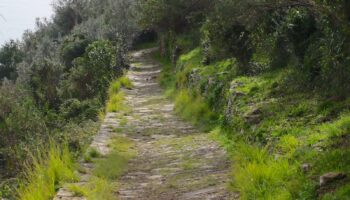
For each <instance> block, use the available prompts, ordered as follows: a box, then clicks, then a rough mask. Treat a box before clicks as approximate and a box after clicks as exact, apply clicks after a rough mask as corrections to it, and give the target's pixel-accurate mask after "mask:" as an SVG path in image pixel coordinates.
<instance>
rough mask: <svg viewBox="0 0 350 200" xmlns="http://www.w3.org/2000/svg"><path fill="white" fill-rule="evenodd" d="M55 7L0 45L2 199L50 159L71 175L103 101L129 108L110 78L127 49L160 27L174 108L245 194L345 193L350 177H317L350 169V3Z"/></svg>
mask: <svg viewBox="0 0 350 200" xmlns="http://www.w3.org/2000/svg"><path fill="white" fill-rule="evenodd" d="M54 10H55V14H54V16H53V18H52V19H51V20H41V21H37V29H36V30H35V31H33V32H31V31H28V32H26V33H24V35H23V39H22V40H21V41H10V42H8V43H6V44H5V45H3V47H2V48H1V49H0V63H1V65H0V79H2V83H1V88H0V137H1V140H0V169H3V171H7V173H1V172H0V180H5V181H4V183H0V191H1V192H0V198H1V197H2V196H3V197H9V195H10V194H13V192H10V191H9V190H10V189H11V188H9V186H16V185H19V188H25V186H26V184H27V185H29V186H31V184H30V183H32V182H33V180H34V182H35V180H36V179H37V178H38V177H37V176H36V175H35V174H36V173H35V172H38V173H40V172H41V173H44V174H45V173H49V172H48V171H45V170H42V167H41V163H42V162H43V161H42V158H41V157H45V156H46V157H50V156H51V157H50V159H48V161H47V162H48V163H45V165H48V166H51V164H50V163H53V164H52V166H53V167H52V168H50V169H52V171H53V172H55V173H56V172H57V174H58V176H57V182H60V181H65V180H67V179H74V176H73V175H72V174H70V173H71V171H72V170H73V168H74V166H72V165H73V164H72V163H71V162H70V160H71V157H74V156H77V155H80V153H81V152H82V151H83V150H84V148H86V145H87V144H88V142H89V138H90V136H91V135H92V134H94V133H96V130H97V128H98V121H99V120H98V116H99V115H100V114H101V112H104V107H105V106H106V107H107V110H108V111H115V110H120V109H124V108H123V107H124V106H125V105H123V104H122V103H120V102H121V101H120V100H121V99H122V98H123V94H122V93H119V92H111V91H108V90H112V91H113V90H119V88H120V85H121V84H123V85H124V87H129V86H130V83H128V82H127V81H126V80H124V81H122V80H123V79H121V80H119V81H116V82H114V83H112V84H111V82H112V81H113V80H115V79H116V78H117V77H120V76H121V75H122V74H123V70H124V69H126V68H127V67H128V61H127V52H128V50H129V49H130V47H132V46H135V45H137V44H138V43H139V42H146V40H148V39H153V38H154V34H153V32H154V33H156V34H157V36H158V41H159V47H160V52H159V54H157V55H155V58H156V59H158V60H160V61H161V62H162V63H163V64H164V70H163V72H162V77H161V78H160V81H161V84H162V85H163V86H164V87H165V88H167V89H168V94H169V96H171V97H173V98H174V100H175V101H176V109H175V111H176V112H177V113H179V115H181V116H183V117H184V118H185V119H188V120H190V121H192V122H193V123H195V124H197V125H198V126H200V127H203V128H204V129H205V130H208V131H210V132H211V134H212V135H213V137H214V138H216V139H219V140H220V141H221V142H222V143H223V145H224V146H225V147H226V148H227V149H228V150H229V151H230V152H231V153H232V156H231V157H232V161H233V162H232V163H233V167H232V190H235V191H238V192H240V194H241V198H242V199H317V198H323V199H346V198H348V197H349V196H350V181H349V179H348V178H347V179H342V180H340V181H336V182H334V183H332V184H330V185H326V186H322V187H319V186H318V178H319V176H321V175H322V174H324V173H327V172H343V173H346V174H347V175H348V176H349V175H350V174H349V172H350V160H349V158H350V151H349V148H348V147H349V144H350V137H349V127H350V115H349V108H350V107H349V95H348V94H349V92H350V87H349V86H350V80H349V77H350V68H349V64H350V60H349V59H350V48H349V47H350V46H349V42H350V25H349V24H350V23H349V22H350V12H349V10H350V3H348V1H346V0H336V1H334V0H322V1H321V0H294V1H289V0H283V1H282V0H216V1H211V0H86V1H76V0H57V1H55V4H54ZM140 30H143V31H140ZM145 46H147V45H145ZM141 47H142V45H141ZM123 82H124V83H123ZM110 85H111V86H110ZM128 85H129V86H128ZM109 88H110V89H109ZM108 93H109V95H110V97H109V98H110V99H109V100H110V101H109V103H108V104H107V105H105V104H106V102H107V98H108ZM111 94H112V95H111ZM110 102H114V103H110ZM48 141H51V142H48ZM53 141H54V142H53ZM48 143H51V145H47V144H48ZM52 143H59V144H52ZM57 145H63V146H67V147H66V148H67V149H69V151H68V150H63V151H60V150H58V149H57ZM66 148H64V149H66ZM38 149H40V151H39V150H38ZM38 152H41V153H38ZM42 152H46V153H42ZM71 154H72V155H71ZM62 163H65V164H62ZM63 165H65V167H62V170H64V171H63V172H62V171H59V170H58V169H57V168H56V167H57V166H63ZM28 166H30V167H29V168H33V169H34V170H32V171H34V173H33V174H21V173H20V175H18V172H23V171H24V169H27V168H28ZM302 166H304V167H302ZM55 170H56V171H55ZM0 171H1V170H0ZM52 171H50V172H52ZM9 172H11V173H9ZM62 174H65V175H62ZM15 175H16V176H15ZM10 177H16V179H13V178H11V179H6V178H10ZM39 178H40V177H39ZM28 179H31V180H32V182H31V181H29V183H26V181H24V180H28ZM23 182H24V185H23ZM27 182H28V181H27ZM55 184H57V183H56V181H54V183H50V185H49V186H48V187H50V188H48V189H47V191H51V192H50V193H49V194H47V197H50V195H52V191H54V189H55V187H56V185H55ZM33 187H37V188H39V187H42V185H41V186H40V185H34V186H33ZM22 198H24V197H22Z"/></svg>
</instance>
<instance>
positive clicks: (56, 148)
mask: <svg viewBox="0 0 350 200" xmlns="http://www.w3.org/2000/svg"><path fill="white" fill-rule="evenodd" d="M48 149H49V150H48V151H47V150H46V148H40V149H38V152H37V154H38V155H35V156H33V164H32V165H30V166H28V167H27V168H28V169H27V173H26V175H25V176H26V180H27V183H23V184H21V186H20V187H19V189H18V199H21V200H47V199H52V198H53V197H54V195H55V193H56V191H57V189H58V188H59V187H60V186H61V185H62V183H65V182H74V181H76V180H77V176H76V174H75V173H74V170H75V169H76V166H75V163H74V160H73V157H72V155H71V153H70V152H69V149H68V146H67V145H63V146H61V145H58V144H56V143H55V142H53V141H52V142H51V143H50V145H49V148H48Z"/></svg>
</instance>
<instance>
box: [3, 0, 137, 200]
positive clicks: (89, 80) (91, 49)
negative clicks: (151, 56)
mask: <svg viewBox="0 0 350 200" xmlns="http://www.w3.org/2000/svg"><path fill="white" fill-rule="evenodd" d="M132 5H133V1H129V0H128V1H127V0H117V1H114V0H113V1H109V0H103V1H101V0H89V1H75V0H57V1H55V2H54V5H53V7H54V15H53V17H52V19H43V20H38V21H37V22H36V25H37V26H36V30H34V31H27V32H25V33H24V34H23V38H22V40H20V41H9V42H8V43H6V44H4V45H3V46H2V48H1V49H0V63H1V65H0V79H1V84H0V137H1V140H0V199H1V198H2V197H3V198H11V197H12V198H13V196H14V195H16V191H15V190H13V189H14V188H18V187H17V186H19V188H21V189H20V192H19V193H20V194H19V195H20V197H19V198H20V199H36V200H37V199H48V198H51V197H52V195H53V194H54V193H55V190H56V189H57V184H59V183H60V182H62V181H65V180H67V179H70V180H71V179H72V178H74V177H73V175H72V174H70V173H71V172H72V170H73V168H74V167H73V164H72V163H71V162H72V161H71V157H77V156H79V155H80V154H81V152H82V151H84V149H85V148H86V147H87V145H88V144H89V141H90V139H91V136H92V135H93V134H96V133H97V130H98V128H99V116H102V115H103V112H104V107H105V103H106V101H107V97H108V89H109V85H110V82H111V81H113V80H115V79H116V78H117V77H120V76H121V75H122V74H123V70H125V69H127V68H128V64H127V55H126V53H127V51H128V49H129V48H130V47H131V44H132V42H133V38H135V37H134V36H135V35H136V34H137V33H138V29H137V28H136V26H135V23H134V22H133V21H131V19H132V18H131V17H130V16H131V9H130V8H131V6H132ZM129 19H130V20H129ZM48 144H50V145H48ZM61 146H63V147H64V148H66V149H68V150H64V151H61V150H59V148H63V147H61ZM28 169H32V170H28ZM24 171H29V172H28V173H22V172H24ZM40 173H41V175H40ZM44 174H45V175H44ZM42 176H45V177H46V179H45V180H41V179H42ZM27 181H29V183H28V185H27V183H26V182H27ZM40 184H41V185H40ZM33 191H38V192H37V193H38V194H37V195H38V196H33V195H34V194H33Z"/></svg>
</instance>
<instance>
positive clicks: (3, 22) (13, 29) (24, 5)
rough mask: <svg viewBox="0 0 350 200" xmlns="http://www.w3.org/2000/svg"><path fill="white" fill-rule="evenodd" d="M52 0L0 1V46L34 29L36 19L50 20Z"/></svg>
mask: <svg viewBox="0 0 350 200" xmlns="http://www.w3.org/2000/svg"><path fill="white" fill-rule="evenodd" d="M51 4H52V0H0V14H1V17H0V45H2V44H4V42H5V41H8V40H9V39H20V38H21V36H22V33H23V32H24V31H25V30H27V29H34V27H35V19H36V18H37V17H40V18H42V17H46V18H50V17H51V15H52V12H53V11H52V9H51Z"/></svg>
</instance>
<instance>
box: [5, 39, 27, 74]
mask: <svg viewBox="0 0 350 200" xmlns="http://www.w3.org/2000/svg"><path fill="white" fill-rule="evenodd" d="M23 57H24V53H23V52H22V51H21V49H20V47H19V44H18V43H17V42H15V41H13V40H11V41H10V42H7V43H5V44H4V46H3V47H2V48H1V49H0V80H1V79H3V78H7V79H10V80H15V79H16V78H17V71H16V66H17V64H18V63H20V62H22V60H23Z"/></svg>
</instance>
